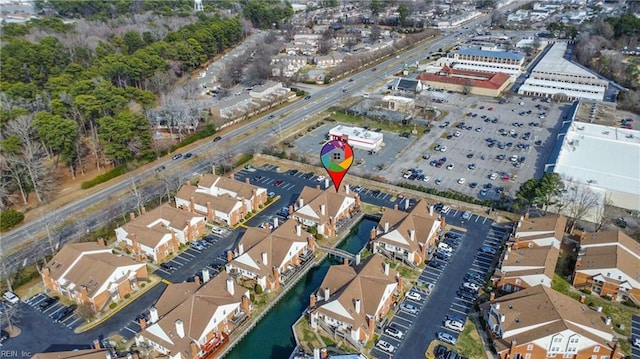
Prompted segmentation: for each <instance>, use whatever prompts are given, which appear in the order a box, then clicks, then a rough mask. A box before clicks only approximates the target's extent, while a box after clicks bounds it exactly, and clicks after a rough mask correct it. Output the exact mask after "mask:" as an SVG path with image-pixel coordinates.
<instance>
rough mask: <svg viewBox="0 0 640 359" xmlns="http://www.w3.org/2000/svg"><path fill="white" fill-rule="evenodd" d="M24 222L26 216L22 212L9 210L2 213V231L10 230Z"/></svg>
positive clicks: (0, 212)
mask: <svg viewBox="0 0 640 359" xmlns="http://www.w3.org/2000/svg"><path fill="white" fill-rule="evenodd" d="M23 220H24V214H22V212H20V211H16V210H15V209H13V208H9V209H8V210H6V211H0V230H3V231H6V230H9V229H11V228H13V227H15V226H16V225H18V224H20V223H22V221H23Z"/></svg>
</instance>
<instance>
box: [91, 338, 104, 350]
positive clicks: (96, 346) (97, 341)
mask: <svg viewBox="0 0 640 359" xmlns="http://www.w3.org/2000/svg"><path fill="white" fill-rule="evenodd" d="M93 349H102V348H101V347H100V341H99V340H98V339H94V340H93Z"/></svg>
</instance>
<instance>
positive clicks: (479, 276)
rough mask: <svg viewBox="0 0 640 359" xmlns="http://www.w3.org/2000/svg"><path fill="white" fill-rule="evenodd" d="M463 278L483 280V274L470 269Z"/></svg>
mask: <svg viewBox="0 0 640 359" xmlns="http://www.w3.org/2000/svg"><path fill="white" fill-rule="evenodd" d="M464 279H465V280H467V279H478V280H484V276H483V275H482V274H480V273H478V272H473V271H471V272H467V273H466V274H465V275H464Z"/></svg>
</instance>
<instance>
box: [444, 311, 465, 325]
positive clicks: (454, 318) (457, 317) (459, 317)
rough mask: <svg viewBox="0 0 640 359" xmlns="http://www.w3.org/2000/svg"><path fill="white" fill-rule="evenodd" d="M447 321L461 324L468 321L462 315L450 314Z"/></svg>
mask: <svg viewBox="0 0 640 359" xmlns="http://www.w3.org/2000/svg"><path fill="white" fill-rule="evenodd" d="M446 320H452V321H454V322H460V323H464V322H466V321H467V317H465V316H463V315H460V314H452V313H449V314H447V316H446Z"/></svg>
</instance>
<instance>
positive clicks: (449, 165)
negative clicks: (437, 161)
mask: <svg viewBox="0 0 640 359" xmlns="http://www.w3.org/2000/svg"><path fill="white" fill-rule="evenodd" d="M454 167H455V165H454V164H453V163H449V164H448V165H447V169H448V170H449V171H451V170H452V169H453V168H454Z"/></svg>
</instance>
